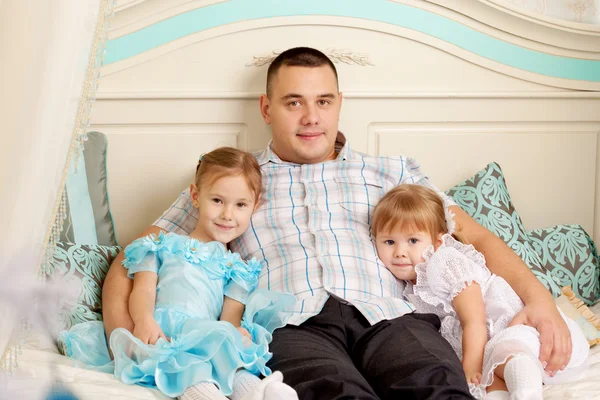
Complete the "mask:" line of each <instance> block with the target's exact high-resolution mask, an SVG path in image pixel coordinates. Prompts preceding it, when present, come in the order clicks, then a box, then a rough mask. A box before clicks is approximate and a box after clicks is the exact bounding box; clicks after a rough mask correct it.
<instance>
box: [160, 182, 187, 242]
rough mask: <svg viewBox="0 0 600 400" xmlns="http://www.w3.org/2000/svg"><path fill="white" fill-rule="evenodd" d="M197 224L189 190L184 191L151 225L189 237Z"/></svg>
mask: <svg viewBox="0 0 600 400" xmlns="http://www.w3.org/2000/svg"><path fill="white" fill-rule="evenodd" d="M197 224H198V210H197V209H196V208H195V207H194V206H193V205H192V199H191V197H190V189H189V188H188V189H186V190H184V191H183V192H181V194H180V195H179V197H178V198H177V200H175V202H173V204H171V206H170V207H169V208H168V209H167V210H166V211H165V212H164V213H163V215H161V217H160V218H159V219H157V220H156V221H154V223H153V224H152V225H154V226H157V227H159V228H161V229H164V230H165V231H167V232H173V233H177V234H180V235H189V234H190V233H191V232H192V231H193V230H194V229H195V228H196V225H197Z"/></svg>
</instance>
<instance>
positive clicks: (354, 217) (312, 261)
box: [154, 134, 453, 325]
mask: <svg viewBox="0 0 600 400" xmlns="http://www.w3.org/2000/svg"><path fill="white" fill-rule="evenodd" d="M336 146H337V147H336V149H337V150H338V156H337V158H336V159H335V160H333V161H327V162H324V163H318V164H294V163H289V162H285V161H282V160H281V159H280V158H279V157H278V156H277V155H276V154H275V153H274V152H273V151H272V149H271V146H270V145H269V147H268V148H267V149H265V150H264V151H263V152H261V153H258V154H257V155H256V158H257V160H258V162H259V164H260V166H261V168H262V172H263V184H264V192H263V201H262V204H261V206H260V208H259V209H258V210H256V212H255V213H254V215H253V216H252V220H251V224H250V227H249V228H248V230H247V231H246V233H244V234H243V235H242V236H241V237H240V238H238V239H236V240H235V241H233V242H231V243H230V248H231V250H232V251H237V252H239V253H240V254H241V255H242V256H243V257H244V258H246V259H250V258H252V257H256V258H257V259H258V260H261V261H263V263H264V267H263V271H262V273H261V277H260V281H259V287H262V288H267V289H271V290H276V291H281V292H289V293H292V294H294V295H295V296H296V298H297V299H298V302H297V304H296V308H295V312H294V315H293V317H292V318H291V319H290V323H291V324H295V325H299V324H301V323H302V322H304V321H305V320H307V319H308V318H310V317H312V316H314V315H316V314H318V313H319V312H320V311H321V309H322V308H323V305H324V304H325V302H326V301H327V299H328V298H329V296H330V295H334V296H336V297H337V298H339V299H342V300H343V301H346V302H348V303H350V304H352V305H354V306H355V307H356V308H357V309H358V310H359V311H360V312H361V313H362V314H363V315H364V316H365V317H366V319H367V320H368V321H369V322H370V323H371V324H375V323H377V322H379V321H381V320H383V319H391V318H396V317H399V316H401V315H403V314H406V313H410V312H412V311H414V307H413V306H412V305H411V304H410V303H409V302H407V301H406V300H404V298H403V296H402V291H403V289H404V283H403V282H402V281H400V280H398V279H396V278H395V277H394V276H393V275H392V274H391V273H390V272H389V271H388V270H387V269H386V268H385V266H384V265H383V263H382V262H381V260H379V259H378V257H377V251H376V248H375V243H374V240H373V236H372V234H371V230H370V222H371V216H372V213H373V209H374V207H375V205H376V204H377V202H378V201H379V199H381V197H382V196H383V195H384V194H385V193H386V192H387V191H388V190H390V189H391V188H393V187H395V186H397V185H399V184H405V183H410V184H420V185H425V186H428V187H432V186H431V185H430V184H429V182H428V179H427V177H426V176H425V175H423V173H421V171H420V170H419V165H418V163H417V162H416V161H415V160H414V159H412V158H409V157H400V156H398V157H372V156H368V155H365V154H361V153H358V152H355V151H352V150H351V149H350V147H349V145H348V144H347V143H345V138H344V136H343V135H342V134H339V135H338V139H337V143H336ZM432 188H433V187H432ZM433 189H434V190H437V189H435V188H433ZM440 194H441V195H442V196H443V197H444V199H445V201H446V202H449V203H450V204H453V203H452V202H451V201H450V200H449V199H448V198H447V197H446V196H445V195H444V194H443V193H441V192H440ZM197 215H198V213H197V210H196V209H195V208H193V207H192V205H191V200H190V195H189V190H186V191H184V192H183V193H182V194H181V195H180V196H179V198H178V199H177V200H176V201H175V203H174V204H173V205H172V206H171V207H170V208H169V209H168V210H167V211H166V212H165V213H164V214H163V216H162V217H161V218H160V219H158V220H157V221H156V222H155V223H154V225H156V226H158V227H160V228H162V229H165V230H167V231H172V232H177V233H189V232H191V231H193V230H194V228H195V227H196V223H197Z"/></svg>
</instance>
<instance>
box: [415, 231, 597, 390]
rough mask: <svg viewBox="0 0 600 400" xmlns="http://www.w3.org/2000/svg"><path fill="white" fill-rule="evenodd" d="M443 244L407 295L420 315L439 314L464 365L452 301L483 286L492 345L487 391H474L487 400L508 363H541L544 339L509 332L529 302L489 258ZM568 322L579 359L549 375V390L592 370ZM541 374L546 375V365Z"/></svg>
mask: <svg viewBox="0 0 600 400" xmlns="http://www.w3.org/2000/svg"><path fill="white" fill-rule="evenodd" d="M442 240H443V243H442V244H441V245H440V247H439V248H438V249H437V250H436V251H435V252H434V250H433V247H432V246H430V247H429V248H427V249H426V250H425V253H424V255H423V256H424V258H425V260H426V261H425V262H424V263H422V264H418V265H417V266H416V267H415V270H416V273H417V280H416V282H417V283H416V284H415V285H413V284H412V283H410V282H409V283H408V284H407V285H406V289H405V291H404V295H405V297H406V298H407V299H408V300H409V301H410V302H411V303H413V305H415V307H416V309H417V312H419V313H432V314H436V315H437V316H438V317H439V318H440V320H441V328H440V333H441V334H442V336H443V337H444V338H445V339H446V340H447V341H448V342H449V343H450V345H452V347H453V348H454V351H455V352H456V354H457V355H458V357H459V358H460V359H461V360H462V328H461V326H460V321H459V320H458V317H457V316H456V312H455V311H454V307H453V306H452V301H453V300H454V297H455V296H456V295H457V294H459V293H460V292H461V291H462V290H463V289H464V288H465V287H467V286H468V285H471V284H472V283H473V282H476V283H478V284H479V285H480V286H481V292H482V294H483V300H484V304H485V314H486V319H487V329H488V340H489V341H488V343H487V344H486V346H485V352H484V360H483V373H482V376H483V377H482V385H480V386H479V387H474V386H471V393H472V394H473V395H474V396H475V397H476V398H484V397H485V387H486V386H489V385H490V384H491V383H492V381H493V379H494V369H495V368H496V366H498V365H501V364H504V363H505V362H506V360H507V358H508V357H510V356H511V355H517V354H527V355H531V356H533V357H534V358H535V359H536V360H537V359H538V357H539V352H540V336H539V333H538V332H537V330H535V329H534V328H532V327H530V326H526V325H516V326H512V327H507V326H508V324H509V323H510V321H511V320H512V319H513V317H514V316H515V315H516V314H517V313H518V312H519V311H520V310H521V309H522V308H523V302H522V301H521V299H520V298H519V296H517V294H516V293H515V292H514V290H513V289H512V288H511V287H510V285H509V284H508V283H507V282H506V281H505V280H504V279H502V278H500V277H499V276H496V275H494V274H492V273H491V272H490V270H489V269H488V268H487V267H486V265H485V258H484V257H483V254H481V253H480V252H478V251H477V250H475V248H474V247H473V246H472V245H464V244H462V243H460V242H458V241H456V240H455V239H454V238H453V237H452V236H450V235H444V236H443V238H442ZM561 314H562V313H561ZM563 318H565V320H566V321H567V325H568V326H569V329H570V330H571V339H572V342H573V343H572V347H573V353H572V356H571V360H570V362H569V364H568V366H567V368H566V369H565V370H564V371H561V372H559V373H557V374H556V375H555V376H554V377H552V378H551V377H549V376H548V375H546V374H544V383H547V384H548V383H559V382H560V383H563V382H566V381H571V380H574V379H576V378H577V375H579V372H580V370H581V369H583V368H585V367H586V361H587V357H588V354H589V345H588V342H587V340H586V339H585V336H584V335H583V332H581V330H580V329H579V327H577V325H576V324H575V322H573V321H572V320H570V319H568V318H566V317H565V316H564V315H563ZM539 368H540V370H541V371H542V372H543V368H542V365H541V363H540V364H539Z"/></svg>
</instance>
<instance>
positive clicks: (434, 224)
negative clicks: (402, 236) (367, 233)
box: [371, 184, 448, 241]
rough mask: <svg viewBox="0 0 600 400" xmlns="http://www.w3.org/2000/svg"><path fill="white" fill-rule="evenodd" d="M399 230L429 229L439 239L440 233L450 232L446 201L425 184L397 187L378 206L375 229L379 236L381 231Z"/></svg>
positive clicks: (425, 230) (372, 228)
mask: <svg viewBox="0 0 600 400" xmlns="http://www.w3.org/2000/svg"><path fill="white" fill-rule="evenodd" d="M396 229H399V230H401V231H405V230H410V229H416V230H419V231H424V232H428V233H429V234H430V235H431V240H432V241H435V240H436V239H437V237H438V236H439V234H444V233H447V232H448V227H447V225H446V213H445V209H444V201H443V200H442V198H441V197H440V196H439V195H438V194H437V193H436V192H434V191H433V190H431V189H429V188H427V187H425V186H421V185H415V184H402V185H399V186H396V187H395V188H393V189H392V190H390V191H389V192H388V193H386V194H385V196H383V198H382V199H381V200H380V201H379V203H378V204H377V206H376V207H375V211H374V212H373V221H372V224H371V230H372V232H373V235H374V236H375V237H376V236H377V235H378V234H380V233H381V232H389V231H391V230H396Z"/></svg>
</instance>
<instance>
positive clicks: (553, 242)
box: [527, 225, 600, 305]
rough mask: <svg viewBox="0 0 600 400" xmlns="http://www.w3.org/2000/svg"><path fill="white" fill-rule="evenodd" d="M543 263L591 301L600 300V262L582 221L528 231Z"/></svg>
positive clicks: (573, 289) (581, 297)
mask: <svg viewBox="0 0 600 400" xmlns="http://www.w3.org/2000/svg"><path fill="white" fill-rule="evenodd" d="M527 235H528V236H529V241H530V242H531V244H532V245H533V248H534V249H535V251H536V253H537V254H538V255H539V257H540V260H541V262H542V265H543V267H544V268H545V269H546V270H548V271H550V273H551V274H552V276H553V277H555V278H556V279H557V280H558V281H559V282H560V285H561V286H571V290H572V291H573V293H574V294H575V296H576V297H577V298H579V299H581V300H583V301H584V302H585V303H586V304H588V305H593V304H594V303H595V302H596V301H598V300H600V265H599V261H600V260H599V259H598V251H597V249H596V245H595V244H594V242H593V241H592V238H591V237H590V236H589V235H588V234H587V233H586V231H585V230H584V229H583V228H582V227H581V226H580V225H557V226H553V227H551V228H544V229H534V230H531V231H529V232H527Z"/></svg>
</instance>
